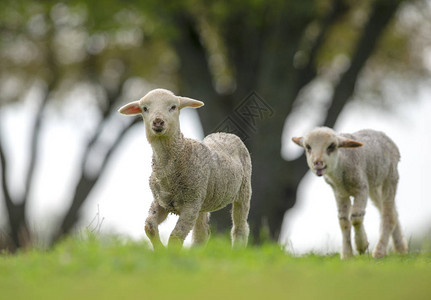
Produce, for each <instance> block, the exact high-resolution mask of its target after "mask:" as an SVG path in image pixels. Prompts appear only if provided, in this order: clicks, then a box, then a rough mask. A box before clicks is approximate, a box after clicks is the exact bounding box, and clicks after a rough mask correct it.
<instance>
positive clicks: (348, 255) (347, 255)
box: [340, 252, 353, 260]
mask: <svg viewBox="0 0 431 300" xmlns="http://www.w3.org/2000/svg"><path fill="white" fill-rule="evenodd" d="M340 258H341V259H342V260H347V259H350V258H353V253H352V252H346V253H341V254H340Z"/></svg>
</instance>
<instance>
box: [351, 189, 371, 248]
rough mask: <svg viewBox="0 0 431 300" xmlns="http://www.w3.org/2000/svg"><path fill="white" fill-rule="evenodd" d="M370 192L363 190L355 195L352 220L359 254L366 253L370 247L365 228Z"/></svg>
mask: <svg viewBox="0 0 431 300" xmlns="http://www.w3.org/2000/svg"><path fill="white" fill-rule="evenodd" d="M367 200H368V193H367V191H363V192H361V193H359V194H358V195H356V196H355V200H354V202H353V208H352V214H351V216H350V220H351V222H352V225H353V228H354V229H355V244H356V250H358V252H359V254H363V253H365V251H367V249H368V239H367V234H366V233H365V229H364V216H365V207H366V206H367Z"/></svg>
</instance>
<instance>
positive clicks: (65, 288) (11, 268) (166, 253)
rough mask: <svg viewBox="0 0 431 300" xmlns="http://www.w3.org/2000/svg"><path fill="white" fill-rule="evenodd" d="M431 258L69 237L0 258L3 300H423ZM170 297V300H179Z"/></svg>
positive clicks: (427, 290) (214, 241)
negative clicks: (298, 253)
mask: <svg viewBox="0 0 431 300" xmlns="http://www.w3.org/2000/svg"><path fill="white" fill-rule="evenodd" d="M430 263H431V254H430V253H423V254H410V255H407V256H396V255H392V256H389V257H387V258H385V259H382V260H374V259H372V258H371V257H369V256H361V257H355V258H354V259H352V260H349V261H340V259H339V257H338V255H335V256H318V255H313V254H310V255H307V256H303V257H293V256H291V255H289V254H286V253H285V252H284V251H283V249H281V248H280V246H279V245H277V244H270V243H268V244H264V245H263V246H260V247H249V248H247V249H239V250H232V249H231V247H230V243H229V241H228V240H227V239H224V238H223V239H222V238H217V237H215V238H214V237H213V238H212V239H211V240H210V242H209V244H208V245H207V246H206V247H200V248H192V249H185V250H178V249H177V250H172V249H161V251H157V252H153V251H151V250H149V247H148V245H147V243H146V242H131V241H127V240H126V241H125V240H122V239H120V238H116V237H110V238H102V239H99V238H95V237H89V238H85V239H82V238H80V239H77V238H73V239H68V240H66V241H63V242H62V243H60V244H59V245H57V247H56V248H55V249H53V250H51V251H49V252H44V251H40V250H31V251H27V252H23V253H21V254H18V255H15V256H11V255H3V256H2V257H0V289H1V291H2V298H4V299H76V298H79V299H92V298H97V299H118V298H120V297H121V298H125V299H136V298H142V299H168V298H170V297H175V298H176V299H178V298H179V299H183V298H186V297H187V298H190V299H199V298H205V299H220V298H227V299H234V298H238V299H245V298H246V297H247V298H249V299H263V298H269V299H276V298H289V299H311V298H313V299H339V298H341V297H343V298H344V297H347V298H349V299H359V298H365V299H377V298H379V299H406V298H407V297H409V298H412V299H424V298H426V296H427V295H430V293H431V287H430V285H429V284H428V281H429V278H430V276H431V265H430ZM175 298H173V299H175Z"/></svg>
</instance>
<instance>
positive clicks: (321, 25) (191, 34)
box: [173, 0, 423, 241]
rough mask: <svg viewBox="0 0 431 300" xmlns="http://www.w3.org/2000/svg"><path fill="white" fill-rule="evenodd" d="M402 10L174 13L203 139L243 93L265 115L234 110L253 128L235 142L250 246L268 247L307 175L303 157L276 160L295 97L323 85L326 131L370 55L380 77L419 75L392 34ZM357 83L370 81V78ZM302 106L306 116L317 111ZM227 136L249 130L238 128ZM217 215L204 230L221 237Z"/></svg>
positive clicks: (345, 7)
mask: <svg viewBox="0 0 431 300" xmlns="http://www.w3.org/2000/svg"><path fill="white" fill-rule="evenodd" d="M403 2H406V3H407V2H408V1H387V0H375V1H360V2H354V1H345V0H332V1H313V0H305V1H275V2H274V1H272V2H268V1H247V2H244V1H209V2H206V4H205V5H203V4H202V5H199V4H195V6H193V8H192V9H184V8H179V9H178V10H177V13H176V14H174V16H173V22H174V23H175V24H176V26H177V28H178V30H179V31H180V37H179V38H178V39H176V40H174V41H173V47H174V48H175V49H176V52H177V54H178V56H179V57H180V59H181V65H180V70H179V74H180V89H181V91H182V94H186V95H188V96H192V97H195V98H198V99H202V100H204V101H205V100H206V102H205V103H206V107H205V109H202V110H199V113H200V116H201V121H202V124H203V128H204V131H205V133H206V134H207V133H210V132H211V131H213V130H214V129H215V128H217V126H218V125H220V122H221V121H223V120H224V119H225V117H226V116H227V115H229V114H231V113H232V112H233V111H234V110H236V112H237V113H239V114H241V107H243V106H244V98H245V97H246V96H247V95H248V94H249V93H250V92H251V91H257V92H258V93H259V95H261V97H260V98H261V99H260V100H261V102H262V101H263V102H266V103H267V104H268V105H269V106H270V108H271V109H272V111H273V114H271V115H270V116H267V117H264V115H263V114H264V112H262V110H263V111H264V110H265V107H260V108H259V107H256V105H255V106H254V107H249V108H248V110H246V111H242V113H243V117H244V113H246V115H245V119H244V118H243V121H244V120H245V121H247V117H248V121H249V122H252V123H253V124H252V125H253V127H254V128H253V131H252V132H251V134H249V135H248V136H249V138H248V139H247V140H246V141H245V142H246V144H247V146H248V148H249V150H250V152H251V154H252V161H253V182H252V186H253V197H252V206H251V211H250V218H249V221H250V224H251V227H252V231H253V235H254V237H255V240H256V241H258V240H259V234H260V230H261V229H262V226H264V227H266V229H267V231H268V232H267V234H269V237H270V238H271V239H274V240H278V238H279V234H280V229H281V225H282V222H283V218H284V214H285V212H286V211H287V210H288V209H289V208H291V207H292V206H293V205H294V204H295V201H296V193H297V187H298V185H299V182H300V181H301V179H302V178H303V176H304V175H305V173H306V172H307V170H308V167H307V165H306V163H305V161H304V159H303V157H299V158H297V159H294V160H291V161H286V160H285V159H284V158H283V157H282V154H281V149H282V136H283V131H284V125H285V122H286V119H287V118H288V117H289V115H290V114H291V113H292V112H293V110H294V108H295V106H298V105H299V104H300V101H303V99H301V94H300V93H301V91H303V90H304V88H305V87H307V85H309V84H310V83H312V82H313V81H316V80H326V81H327V82H328V83H329V86H330V87H331V90H332V91H331V92H329V93H328V97H327V98H328V99H327V101H326V102H325V104H324V105H323V109H321V110H319V120H317V121H315V122H316V125H325V126H329V127H333V126H334V124H335V122H336V120H337V117H338V116H339V114H340V112H341V111H342V109H343V107H344V106H345V104H346V103H347V102H348V101H349V100H350V99H351V96H352V94H353V93H354V91H355V87H356V84H357V82H358V78H359V76H360V74H361V72H362V71H363V69H364V67H365V66H366V65H367V62H368V61H369V59H370V58H371V57H372V55H373V54H375V56H376V59H375V61H374V62H373V64H370V68H371V67H374V68H383V69H385V70H386V72H387V71H388V70H390V69H391V68H393V69H392V70H395V69H396V68H397V67H400V66H403V67H406V66H407V64H406V62H407V61H409V66H408V68H406V69H404V74H406V73H407V72H414V71H413V69H414V70H415V71H418V70H419V69H421V67H418V66H420V65H421V64H420V61H416V63H415V64H414V63H412V56H411V55H410V54H409V50H408V49H407V48H408V46H407V45H408V40H409V39H408V38H407V35H406V34H403V33H402V32H401V31H399V30H397V27H396V26H395V22H394V16H395V15H396V12H397V10H398V8H399V7H400V5H401V4H402V3H403ZM411 2H412V1H410V2H409V4H410V3H411ZM421 5H423V3H422V4H421ZM394 44H395V45H396V46H397V47H398V48H397V49H396V50H394V48H393V47H394ZM379 58H380V59H379ZM383 58H385V59H383ZM414 66H416V67H414ZM400 69H401V68H400ZM407 70H408V71H407ZM401 73H403V71H401ZM419 73H420V72H419ZM386 74H387V73H386ZM367 76H369V77H370V79H371V81H373V79H376V76H373V74H370V72H369V73H368V74H367ZM380 82H382V80H380ZM319 98H321V97H319ZM380 99H381V98H380ZM248 100H249V99H247V98H246V99H245V102H247V101H248ZM307 104H308V105H309V108H308V109H309V110H312V109H311V107H312V106H313V105H319V104H318V103H316V104H314V103H313V102H312V101H307ZM320 105H321V104H320ZM321 106H322V105H321ZM305 117H307V116H305ZM248 125H250V124H248ZM234 127H235V126H234ZM238 127H239V128H238ZM233 129H234V131H238V129H243V130H245V131H247V130H249V129H247V125H246V124H244V123H240V121H239V120H238V121H237V124H236V127H235V128H233ZM230 130H232V126H230ZM249 132H250V131H249ZM226 216H228V214H226V213H223V212H220V213H214V214H212V221H213V222H215V223H216V224H217V226H218V227H219V228H222V229H223V228H227V224H229V223H230V222H229V220H228V219H227V217H226Z"/></svg>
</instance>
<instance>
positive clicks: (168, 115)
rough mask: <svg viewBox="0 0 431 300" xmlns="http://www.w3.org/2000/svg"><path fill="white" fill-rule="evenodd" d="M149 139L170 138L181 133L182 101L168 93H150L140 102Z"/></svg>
mask: <svg viewBox="0 0 431 300" xmlns="http://www.w3.org/2000/svg"><path fill="white" fill-rule="evenodd" d="M139 106H140V107H141V111H142V117H143V119H144V123H145V128H146V132H147V137H148V138H149V139H151V138H153V137H169V136H172V135H173V134H174V133H175V132H177V131H179V129H180V126H179V122H180V121H179V110H180V101H179V99H178V97H176V96H174V95H171V94H168V93H149V94H147V95H146V96H145V97H143V98H142V99H141V100H139Z"/></svg>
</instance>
